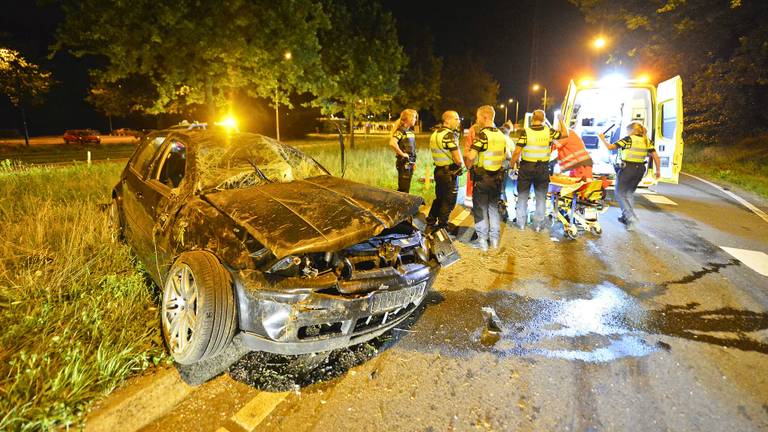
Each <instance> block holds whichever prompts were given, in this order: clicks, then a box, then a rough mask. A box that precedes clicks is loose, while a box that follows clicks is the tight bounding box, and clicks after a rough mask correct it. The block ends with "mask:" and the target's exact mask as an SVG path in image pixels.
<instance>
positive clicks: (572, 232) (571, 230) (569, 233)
mask: <svg viewBox="0 0 768 432" xmlns="http://www.w3.org/2000/svg"><path fill="white" fill-rule="evenodd" d="M564 233H565V236H566V237H568V238H569V239H571V240H575V239H576V238H577V237H578V236H579V229H578V228H576V226H575V225H571V226H570V227H568V228H566V229H565V230H564Z"/></svg>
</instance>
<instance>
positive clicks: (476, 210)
mask: <svg viewBox="0 0 768 432" xmlns="http://www.w3.org/2000/svg"><path fill="white" fill-rule="evenodd" d="M495 117H496V112H495V111H494V109H493V107H492V106H490V105H483V106H481V107H480V108H478V109H477V125H478V127H479V128H480V130H479V131H478V132H477V136H476V137H475V141H474V142H473V143H472V146H471V147H470V149H469V154H468V155H467V157H466V162H467V167H468V168H472V169H473V171H474V175H473V178H474V182H475V184H474V190H473V192H472V216H473V217H474V219H475V232H476V233H477V241H476V242H475V243H472V244H471V246H472V247H474V248H477V249H481V250H483V251H487V250H488V247H489V244H490V247H491V248H493V249H497V248H498V247H499V238H500V225H501V223H500V216H499V206H498V202H499V195H500V193H501V183H502V180H503V179H502V176H503V175H504V172H503V170H502V169H501V168H502V165H503V163H504V159H506V158H507V156H508V155H509V150H510V147H511V142H510V141H509V137H508V136H506V135H505V134H504V133H503V132H502V131H500V130H499V129H497V128H496V126H495V125H494V122H493V121H494V118H495Z"/></svg>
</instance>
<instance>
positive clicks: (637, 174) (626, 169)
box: [598, 121, 661, 231]
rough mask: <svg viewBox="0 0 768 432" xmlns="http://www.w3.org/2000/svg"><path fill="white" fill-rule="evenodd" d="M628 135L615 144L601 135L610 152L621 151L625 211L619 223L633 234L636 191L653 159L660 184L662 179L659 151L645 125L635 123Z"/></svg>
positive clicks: (619, 188) (619, 196) (620, 195)
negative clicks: (648, 160)
mask: <svg viewBox="0 0 768 432" xmlns="http://www.w3.org/2000/svg"><path fill="white" fill-rule="evenodd" d="M627 133H628V135H627V136H625V137H624V138H622V139H620V140H618V141H616V142H615V143H613V144H611V143H609V142H608V141H606V139H605V135H604V134H599V135H598V136H599V137H600V141H602V142H603V144H604V145H605V146H606V147H608V149H609V150H615V149H617V148H619V149H621V151H620V156H621V164H620V168H619V172H618V175H617V176H616V182H617V184H616V200H617V201H618V202H619V207H620V208H621V216H620V217H619V222H621V223H623V224H624V225H626V226H627V231H632V230H633V229H634V226H635V224H636V223H637V221H638V217H637V214H636V213H635V208H634V204H635V197H634V194H635V190H636V189H637V185H639V184H640V181H641V180H642V179H643V176H645V169H646V165H647V164H646V158H647V157H648V156H651V159H653V164H654V167H655V168H654V173H655V176H656V179H657V180H658V179H659V177H660V176H661V171H660V160H659V155H658V153H656V147H655V146H654V144H653V141H651V140H650V139H649V138H648V136H647V134H646V130H645V127H644V126H643V125H642V123H640V122H637V121H634V122H631V123H630V124H628V125H627Z"/></svg>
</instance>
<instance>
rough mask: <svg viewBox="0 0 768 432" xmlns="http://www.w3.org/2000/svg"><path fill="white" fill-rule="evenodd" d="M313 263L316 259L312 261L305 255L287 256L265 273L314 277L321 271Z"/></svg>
mask: <svg viewBox="0 0 768 432" xmlns="http://www.w3.org/2000/svg"><path fill="white" fill-rule="evenodd" d="M321 255H323V256H325V255H327V254H321ZM315 261H318V260H317V257H315V259H313V258H312V257H310V256H306V255H302V256H297V255H288V256H287V257H285V258H282V259H280V260H278V261H277V262H276V263H274V264H272V267H270V268H269V270H267V273H269V274H273V275H278V276H284V277H298V276H301V277H316V276H317V275H318V274H319V273H320V271H321V270H320V268H319V267H321V266H319V265H317V264H316V263H315ZM326 261H327V260H326ZM321 262H322V259H321Z"/></svg>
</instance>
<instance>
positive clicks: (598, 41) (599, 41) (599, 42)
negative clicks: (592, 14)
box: [592, 36, 607, 50]
mask: <svg viewBox="0 0 768 432" xmlns="http://www.w3.org/2000/svg"><path fill="white" fill-rule="evenodd" d="M606 44H607V42H606V41H605V38H604V37H602V36H598V37H596V38H595V40H593V41H592V47H593V48H594V49H596V50H601V49H603V48H605V45H606Z"/></svg>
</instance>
